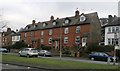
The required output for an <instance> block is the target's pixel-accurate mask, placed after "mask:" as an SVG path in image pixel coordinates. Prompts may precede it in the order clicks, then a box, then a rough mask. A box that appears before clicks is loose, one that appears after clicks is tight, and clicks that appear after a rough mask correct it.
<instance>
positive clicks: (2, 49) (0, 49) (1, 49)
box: [0, 48, 8, 53]
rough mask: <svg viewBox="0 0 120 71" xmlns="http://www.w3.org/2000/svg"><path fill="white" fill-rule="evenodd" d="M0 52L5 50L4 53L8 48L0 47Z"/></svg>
mask: <svg viewBox="0 0 120 71" xmlns="http://www.w3.org/2000/svg"><path fill="white" fill-rule="evenodd" d="M0 52H3V53H4V52H5V53H7V52H8V50H7V49H6V48H0Z"/></svg>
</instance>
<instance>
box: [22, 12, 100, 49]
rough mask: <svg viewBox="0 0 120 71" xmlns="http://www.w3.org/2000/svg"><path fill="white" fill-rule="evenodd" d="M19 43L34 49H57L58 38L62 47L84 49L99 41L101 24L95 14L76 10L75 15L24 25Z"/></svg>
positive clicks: (58, 44) (52, 17)
mask: <svg viewBox="0 0 120 71" xmlns="http://www.w3.org/2000/svg"><path fill="white" fill-rule="evenodd" d="M20 35H21V41H23V42H26V43H27V44H28V45H29V46H32V47H34V48H37V47H40V46H41V45H46V46H54V47H55V48H59V46H60V36H61V39H62V43H61V45H62V46H63V47H66V46H67V47H75V46H80V47H85V46H88V45H89V44H90V43H95V44H98V43H99V42H100V41H101V24H100V21H99V18H98V14H97V12H94V13H89V14H84V13H80V12H79V11H78V10H77V11H75V15H74V16H71V17H65V18H57V19H54V16H51V17H50V20H49V21H43V22H37V23H36V21H35V20H33V21H32V24H28V25H26V27H25V28H23V30H21V32H20Z"/></svg>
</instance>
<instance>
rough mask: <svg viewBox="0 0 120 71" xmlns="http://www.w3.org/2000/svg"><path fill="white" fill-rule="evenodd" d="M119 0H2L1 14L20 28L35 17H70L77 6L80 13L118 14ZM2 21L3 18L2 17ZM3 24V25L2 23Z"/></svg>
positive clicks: (37, 19) (44, 18)
mask: <svg viewBox="0 0 120 71" xmlns="http://www.w3.org/2000/svg"><path fill="white" fill-rule="evenodd" d="M118 1H119V0H114V1H113V0H105V1H104V0H100V1H99V2H97V1H96V0H89V2H88V1H87V0H69V1H68V0H65V1H64V0H50V1H49V0H44V1H42V0H0V15H2V20H5V23H7V26H8V27H10V28H12V29H13V30H15V29H20V28H21V27H25V26H26V25H27V24H30V23H31V21H32V20H33V19H35V20H36V22H39V21H40V22H43V21H48V20H49V19H50V16H51V15H53V16H54V18H55V19H56V18H57V17H59V18H63V17H69V16H74V12H75V11H76V8H78V9H79V11H80V13H85V14H87V13H92V12H98V16H99V17H100V18H101V17H104V18H105V17H108V15H110V14H111V15H117V13H118ZM0 21H1V18H0ZM0 26H1V25H0Z"/></svg>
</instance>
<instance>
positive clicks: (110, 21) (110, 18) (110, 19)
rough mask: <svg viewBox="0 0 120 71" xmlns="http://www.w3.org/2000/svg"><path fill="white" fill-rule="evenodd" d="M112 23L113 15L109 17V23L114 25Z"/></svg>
mask: <svg viewBox="0 0 120 71" xmlns="http://www.w3.org/2000/svg"><path fill="white" fill-rule="evenodd" d="M112 21H113V17H112V15H108V22H109V23H112Z"/></svg>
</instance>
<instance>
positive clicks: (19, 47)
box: [11, 41, 27, 49]
mask: <svg viewBox="0 0 120 71" xmlns="http://www.w3.org/2000/svg"><path fill="white" fill-rule="evenodd" d="M11 47H12V49H21V48H25V47H27V44H26V43H25V42H22V41H18V42H16V43H15V44H13V45H12V46H11Z"/></svg>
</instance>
